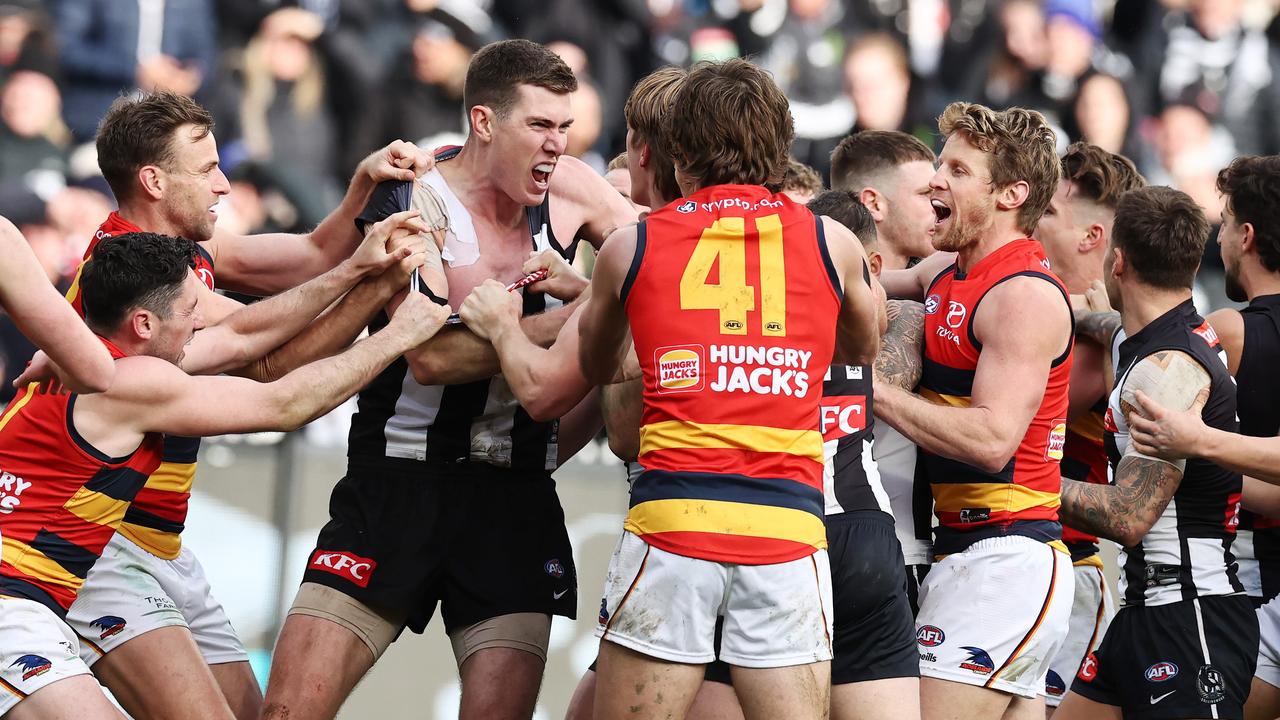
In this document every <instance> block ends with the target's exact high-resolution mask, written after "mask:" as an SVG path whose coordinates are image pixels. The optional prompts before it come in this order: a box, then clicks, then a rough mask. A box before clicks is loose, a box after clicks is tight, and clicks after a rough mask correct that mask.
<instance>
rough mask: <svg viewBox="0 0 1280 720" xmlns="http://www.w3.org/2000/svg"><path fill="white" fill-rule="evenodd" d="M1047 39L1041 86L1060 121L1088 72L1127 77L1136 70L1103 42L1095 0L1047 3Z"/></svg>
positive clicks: (1052, 1)
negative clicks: (1094, 4) (1093, 0)
mask: <svg viewBox="0 0 1280 720" xmlns="http://www.w3.org/2000/svg"><path fill="white" fill-rule="evenodd" d="M1045 41H1046V46H1047V48H1048V54H1047V56H1046V57H1045V67H1044V71H1043V73H1042V75H1041V77H1040V89H1041V91H1042V92H1043V94H1044V95H1045V97H1047V98H1048V100H1049V101H1050V102H1051V103H1053V107H1052V108H1050V109H1051V110H1052V111H1053V112H1054V114H1055V115H1056V116H1057V121H1058V122H1059V123H1062V122H1063V121H1064V118H1065V117H1066V115H1067V114H1069V112H1070V109H1071V108H1070V102H1071V100H1072V99H1073V98H1074V97H1075V95H1076V93H1077V92H1078V90H1079V86H1080V81H1081V80H1082V79H1083V78H1084V77H1085V76H1086V75H1088V74H1089V73H1091V72H1105V73H1107V74H1110V75H1114V76H1116V77H1119V78H1124V79H1127V78H1128V77H1129V76H1130V75H1131V74H1132V72H1133V66H1132V65H1131V64H1130V63H1129V60H1128V58H1126V57H1124V56H1123V55H1119V54H1117V53H1115V52H1112V51H1111V49H1110V48H1108V47H1107V46H1106V45H1105V44H1104V43H1103V42H1102V26H1101V24H1100V23H1099V21H1098V17H1097V15H1096V14H1095V10H1094V6H1093V2H1092V0H1049V2H1047V3H1046V4H1045Z"/></svg>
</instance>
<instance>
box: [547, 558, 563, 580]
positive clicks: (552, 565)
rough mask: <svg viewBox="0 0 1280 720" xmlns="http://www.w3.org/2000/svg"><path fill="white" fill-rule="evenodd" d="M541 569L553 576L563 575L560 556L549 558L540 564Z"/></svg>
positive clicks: (559, 576)
mask: <svg viewBox="0 0 1280 720" xmlns="http://www.w3.org/2000/svg"><path fill="white" fill-rule="evenodd" d="M542 569H543V570H545V571H546V573H547V574H548V575H550V576H551V577H553V578H562V577H564V565H563V564H561V562H560V558H551V559H550V560H548V561H547V564H545V565H543V566H542Z"/></svg>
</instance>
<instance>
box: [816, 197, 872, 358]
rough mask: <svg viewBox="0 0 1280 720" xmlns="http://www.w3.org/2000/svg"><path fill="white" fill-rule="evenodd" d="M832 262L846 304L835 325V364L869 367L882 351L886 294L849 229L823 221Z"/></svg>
mask: <svg viewBox="0 0 1280 720" xmlns="http://www.w3.org/2000/svg"><path fill="white" fill-rule="evenodd" d="M821 222H822V225H823V230H824V231H825V235H826V238H827V250H828V251H829V252H830V253H831V261H832V263H834V264H835V266H836V267H837V268H840V269H841V273H840V274H841V278H840V281H841V282H842V283H843V285H844V301H843V302H842V303H841V305H840V317H839V319H838V320H837V321H836V352H835V357H833V358H832V360H831V361H832V362H833V363H842V364H845V365H870V364H871V363H872V362H873V361H874V360H875V358H876V352H877V351H879V349H880V335H881V333H882V332H883V331H884V329H885V328H884V327H883V326H882V325H881V319H882V318H883V317H884V314H883V313H882V312H881V311H882V307H883V306H882V303H883V297H884V296H883V293H881V292H878V290H879V284H878V282H877V280H876V279H875V277H873V276H872V275H871V271H870V266H869V265H868V264H867V254H866V251H864V250H863V249H862V243H861V242H859V241H858V238H857V237H856V236H854V234H853V233H852V232H849V229H848V228H846V227H845V226H843V225H841V224H840V223H838V222H836V221H834V220H832V219H831V218H827V217H823V218H821Z"/></svg>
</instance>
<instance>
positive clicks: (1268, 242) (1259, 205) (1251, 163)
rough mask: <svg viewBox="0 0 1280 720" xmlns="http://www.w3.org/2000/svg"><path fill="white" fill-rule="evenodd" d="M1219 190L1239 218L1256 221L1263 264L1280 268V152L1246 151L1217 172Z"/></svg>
mask: <svg viewBox="0 0 1280 720" xmlns="http://www.w3.org/2000/svg"><path fill="white" fill-rule="evenodd" d="M1218 192H1220V193H1222V194H1223V196H1225V197H1226V199H1227V208H1228V209H1230V210H1231V214H1232V215H1235V216H1236V222H1237V223H1240V224H1243V223H1249V224H1250V225H1253V239H1254V244H1255V245H1256V247H1257V248H1258V257H1259V258H1260V259H1261V260H1262V266H1263V267H1265V268H1266V269H1267V270H1270V271H1271V272H1280V155H1266V156H1258V155H1246V156H1244V157H1238V158H1236V159H1235V160H1233V161H1231V164H1230V165H1228V166H1227V167H1225V168H1223V169H1222V170H1221V171H1220V172H1219V173H1218Z"/></svg>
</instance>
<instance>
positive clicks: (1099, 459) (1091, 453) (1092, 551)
mask: <svg viewBox="0 0 1280 720" xmlns="http://www.w3.org/2000/svg"><path fill="white" fill-rule="evenodd" d="M1106 413H1107V398H1106V396H1105V395H1104V396H1102V397H1100V398H1098V402H1096V403H1094V404H1093V406H1092V407H1090V408H1089V411H1088V412H1085V413H1081V414H1080V416H1079V417H1077V418H1076V419H1075V420H1072V421H1071V422H1069V423H1067V443H1066V446H1065V447H1064V448H1063V449H1062V477H1064V478H1070V479H1072V480H1078V481H1080V482H1091V483H1097V484H1100V485H1106V484H1107V483H1108V482H1109V480H1108V479H1107V478H1108V476H1109V473H1108V469H1109V468H1108V465H1107V448H1106V447H1105V446H1104V444H1103V436H1104V435H1105V433H1106V429H1105V428H1104V426H1103V418H1104V416H1105V415H1106ZM1062 542H1064V543H1066V545H1067V552H1069V553H1071V562H1072V563H1073V564H1076V565H1083V564H1089V565H1096V566H1097V567H1102V559H1101V558H1099V557H1098V536H1096V535H1090V534H1089V533H1086V532H1081V531H1079V530H1076V529H1075V528H1073V527H1071V526H1069V525H1063V526H1062Z"/></svg>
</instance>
